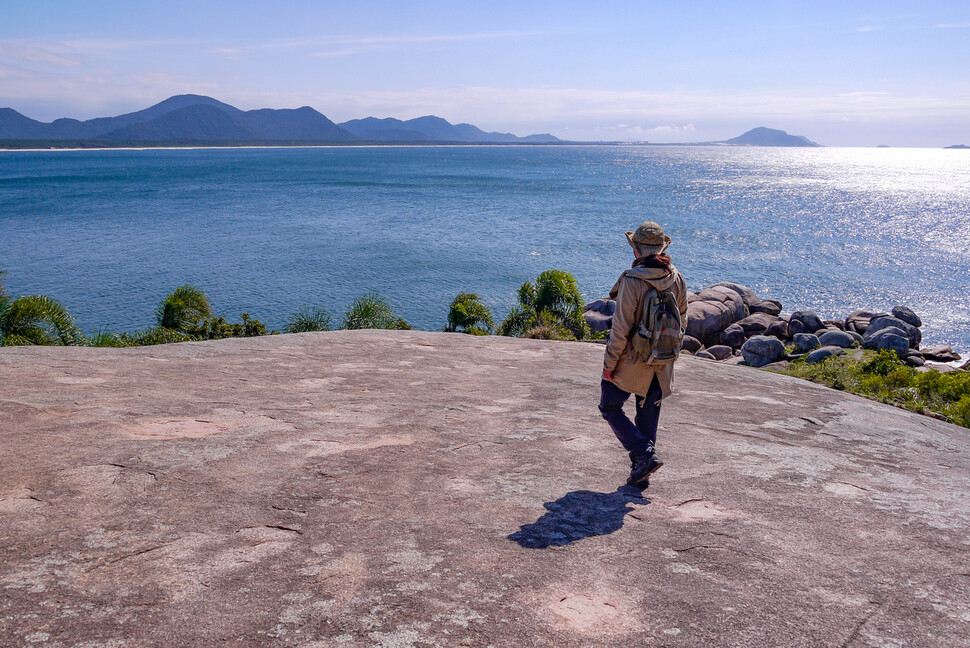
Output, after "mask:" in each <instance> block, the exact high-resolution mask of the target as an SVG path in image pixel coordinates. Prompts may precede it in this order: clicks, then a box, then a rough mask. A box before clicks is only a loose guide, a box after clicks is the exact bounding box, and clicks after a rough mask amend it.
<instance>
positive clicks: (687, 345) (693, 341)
mask: <svg viewBox="0 0 970 648" xmlns="http://www.w3.org/2000/svg"><path fill="white" fill-rule="evenodd" d="M680 348H682V349H683V350H684V351H689V352H690V353H697V352H698V351H700V350H701V349H703V348H704V345H703V344H701V341H700V340H698V339H697V338H695V337H691V336H689V335H685V336H684V339H683V341H682V342H681V343H680Z"/></svg>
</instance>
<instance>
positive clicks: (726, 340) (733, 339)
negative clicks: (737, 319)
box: [721, 324, 748, 349]
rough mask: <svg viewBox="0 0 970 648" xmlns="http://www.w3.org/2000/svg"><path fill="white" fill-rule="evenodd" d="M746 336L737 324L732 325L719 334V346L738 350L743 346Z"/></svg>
mask: <svg viewBox="0 0 970 648" xmlns="http://www.w3.org/2000/svg"><path fill="white" fill-rule="evenodd" d="M747 339H748V336H747V335H745V334H744V329H743V328H741V326H740V325H739V324H732V325H731V326H729V327H727V328H726V329H724V331H722V332H721V344H723V345H726V346H729V347H732V348H735V349H738V348H740V347H741V345H742V344H744V341H745V340H747Z"/></svg>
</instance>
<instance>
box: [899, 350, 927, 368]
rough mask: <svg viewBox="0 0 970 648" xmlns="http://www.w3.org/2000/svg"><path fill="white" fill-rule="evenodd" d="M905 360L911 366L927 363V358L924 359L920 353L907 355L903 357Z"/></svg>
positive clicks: (920, 365)
mask: <svg viewBox="0 0 970 648" xmlns="http://www.w3.org/2000/svg"><path fill="white" fill-rule="evenodd" d="M903 362H905V363H906V364H908V365H909V366H910V367H922V366H923V365H925V364H926V360H924V359H923V356H921V355H919V354H918V353H911V354H909V355H907V356H906V357H905V358H903Z"/></svg>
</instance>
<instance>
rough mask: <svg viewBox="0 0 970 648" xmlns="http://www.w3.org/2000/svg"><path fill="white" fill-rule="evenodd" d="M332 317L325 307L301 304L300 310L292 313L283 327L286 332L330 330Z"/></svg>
mask: <svg viewBox="0 0 970 648" xmlns="http://www.w3.org/2000/svg"><path fill="white" fill-rule="evenodd" d="M330 327H331V317H330V313H328V312H327V311H326V310H324V309H323V308H315V307H312V306H301V307H300V310H298V311H296V312H295V313H293V314H292V315H290V319H289V320H288V321H287V323H286V328H285V329H283V330H284V331H285V332H286V333H310V332H312V331H329V330H330Z"/></svg>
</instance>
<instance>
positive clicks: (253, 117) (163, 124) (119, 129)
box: [0, 94, 819, 148]
mask: <svg viewBox="0 0 970 648" xmlns="http://www.w3.org/2000/svg"><path fill="white" fill-rule="evenodd" d="M584 143H585V144H593V143H594V142H565V141H563V140H560V139H559V138H557V137H554V136H552V135H549V134H548V133H543V134H539V135H529V136H527V137H518V136H516V135H513V134H512V133H498V132H491V133H486V132H485V131H483V130H482V129H480V128H478V127H477V126H473V125H471V124H452V123H450V122H449V121H447V120H445V119H442V118H441V117H435V116H434V115H427V116H425V117H418V118H416V119H409V120H407V121H402V120H400V119H394V118H392V117H388V118H386V119H378V118H376V117H367V118H365V119H352V120H350V121H347V122H343V123H342V124H335V123H334V122H332V121H330V120H329V119H327V117H326V116H325V115H323V114H321V113H319V112H317V111H316V110H314V109H313V108H310V107H309V106H304V107H302V108H296V109H294V110H290V109H287V110H274V109H269V108H264V109H261V110H247V111H243V110H240V109H238V108H236V107H235V106H230V105H229V104H227V103H223V102H221V101H218V100H216V99H213V98H212V97H204V96H201V95H192V94H186V95H177V96H174V97H169V98H168V99H166V100H165V101H162V102H161V103H158V104H155V105H154V106H152V107H151V108H146V109H145V110H139V111H138V112H133V113H128V114H126V115H118V116H117V117H100V118H98V119H89V120H87V121H79V120H77V119H57V120H54V121H53V122H51V123H49V124H48V123H44V122H39V121H36V120H33V119H30V118H29V117H25V116H24V115H21V114H20V113H19V112H17V111H16V110H14V109H12V108H0V147H2V148H28V147H41V146H43V147H67V146H77V147H104V146H193V145H196V146H198V145H209V146H213V145H214V146H239V145H243V144H265V145H300V144H303V145H307V144H351V145H352V144H584ZM595 143H597V144H618V143H619V142H595ZM641 144H647V143H646V142H641ZM690 144H691V145H695V146H705V145H706V146H711V145H718V146H819V145H818V144H816V143H815V142H812V141H811V140H809V139H807V138H805V137H802V136H800V135H789V134H788V133H786V132H785V131H781V130H775V129H772V128H764V127H759V128H754V129H752V130H749V131H748V132H747V133H744V134H743V135H739V136H738V137H735V138H732V139H729V140H725V141H720V142H693V143H690Z"/></svg>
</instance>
